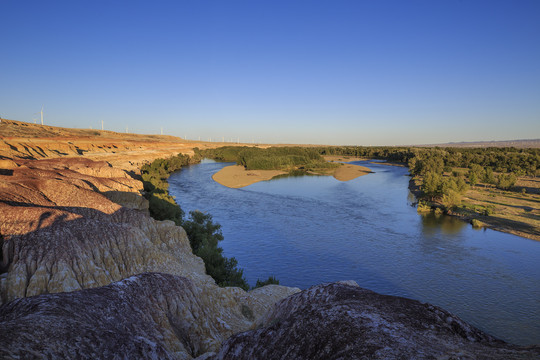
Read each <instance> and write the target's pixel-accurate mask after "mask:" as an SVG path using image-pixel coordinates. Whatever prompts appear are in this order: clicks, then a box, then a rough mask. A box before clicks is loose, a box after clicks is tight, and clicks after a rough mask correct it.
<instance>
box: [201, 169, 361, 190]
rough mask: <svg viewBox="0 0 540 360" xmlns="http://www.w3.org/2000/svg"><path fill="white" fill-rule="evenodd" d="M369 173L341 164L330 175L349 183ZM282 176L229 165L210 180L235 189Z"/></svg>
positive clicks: (269, 171) (275, 171)
mask: <svg viewBox="0 0 540 360" xmlns="http://www.w3.org/2000/svg"><path fill="white" fill-rule="evenodd" d="M370 172H371V170H370V169H368V168H367V167H364V166H359V165H351V164H343V165H342V166H340V167H339V168H337V169H336V170H335V171H334V173H333V174H331V175H333V176H334V178H336V179H337V180H339V181H349V180H352V179H356V178H357V177H359V176H362V175H366V174H369V173H370ZM284 174H287V173H286V172H285V171H280V170H245V169H244V167H243V166H240V165H231V166H226V167H224V168H223V169H221V170H220V171H218V172H217V173H215V174H214V175H213V176H212V179H214V181H215V182H217V183H219V184H221V185H224V186H227V187H230V188H234V189H237V188H241V187H244V186H248V185H251V184H254V183H256V182H259V181H265V180H270V179H272V178H273V177H275V176H278V175H284Z"/></svg>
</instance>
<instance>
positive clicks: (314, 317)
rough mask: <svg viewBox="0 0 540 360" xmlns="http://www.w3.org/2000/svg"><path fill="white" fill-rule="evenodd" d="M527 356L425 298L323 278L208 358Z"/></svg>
mask: <svg viewBox="0 0 540 360" xmlns="http://www.w3.org/2000/svg"><path fill="white" fill-rule="evenodd" d="M440 358H443V359H533V358H540V347H529V348H523V347H517V346H513V345H509V344H506V343H505V342H503V341H501V340H497V339H495V338H493V337H492V336H490V335H488V334H486V333H484V332H482V331H480V330H478V329H476V328H474V327H473V326H471V325H469V324H467V323H465V322H463V321H462V320H460V319H459V318H457V317H456V316H454V315H452V314H450V313H448V312H447V311H445V310H443V309H441V308H438V307H436V306H433V305H430V304H424V303H421V302H419V301H416V300H410V299H405V298H400V297H395V296H386V295H380V294H377V293H375V292H373V291H369V290H366V289H362V288H360V287H358V285H356V283H354V282H341V283H333V284H323V285H318V286H315V287H312V288H310V289H308V290H305V291H302V292H300V293H297V294H294V295H291V296H289V297H288V298H286V299H284V300H282V301H280V302H279V303H277V304H276V305H275V307H274V309H273V310H271V311H270V312H268V313H267V314H266V315H265V316H264V317H263V318H261V320H259V321H258V324H257V329H255V330H251V331H247V332H244V333H240V334H237V335H234V336H232V337H231V338H230V339H228V340H227V341H226V342H225V343H224V344H223V346H222V348H221V350H220V351H219V353H218V354H217V355H216V356H215V357H213V359H440Z"/></svg>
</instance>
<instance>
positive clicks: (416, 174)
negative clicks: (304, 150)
mask: <svg viewBox="0 0 540 360" xmlns="http://www.w3.org/2000/svg"><path fill="white" fill-rule="evenodd" d="M317 149H318V150H319V152H320V153H321V154H322V155H347V156H356V157H363V158H371V159H384V160H388V161H391V162H399V163H401V164H403V165H405V166H408V168H409V172H410V174H411V176H412V179H411V190H413V192H414V193H415V195H416V196H417V198H418V199H419V203H418V210H419V212H423V211H435V213H443V212H444V213H447V214H450V215H455V216H458V217H461V218H463V219H465V220H470V221H471V223H472V224H473V226H475V227H482V226H483V225H484V224H486V225H490V226H491V227H493V228H495V229H498V230H503V231H506V232H511V233H515V234H518V235H520V236H525V237H531V238H533V239H540V229H539V228H538V221H539V220H540V211H539V209H538V206H537V204H538V202H539V201H540V196H539V195H540V186H539V181H538V180H537V177H538V175H540V170H539V167H540V149H535V148H530V149H516V148H413V147H320V148H317Z"/></svg>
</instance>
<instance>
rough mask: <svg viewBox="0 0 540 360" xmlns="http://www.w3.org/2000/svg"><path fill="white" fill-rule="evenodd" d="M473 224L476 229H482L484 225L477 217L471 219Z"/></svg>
mask: <svg viewBox="0 0 540 360" xmlns="http://www.w3.org/2000/svg"><path fill="white" fill-rule="evenodd" d="M471 225H472V227H473V228H475V229H480V228H482V227H483V226H484V223H482V222H481V221H479V220H477V219H472V220H471Z"/></svg>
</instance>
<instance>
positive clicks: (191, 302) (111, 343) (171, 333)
mask: <svg viewBox="0 0 540 360" xmlns="http://www.w3.org/2000/svg"><path fill="white" fill-rule="evenodd" d="M215 310H216V309H215V307H214V306H211V304H210V303H209V299H208V298H205V297H204V296H203V294H202V293H201V291H200V289H198V288H197V287H196V286H194V284H193V282H192V281H190V280H188V279H187V278H184V277H178V276H173V275H168V274H160V273H145V274H140V275H136V276H133V277H130V278H127V279H125V280H122V281H120V282H116V283H113V284H110V285H108V286H104V287H100V288H94V289H86V290H82V291H75V292H69V293H58V294H48V295H40V296H34V297H30V298H23V299H17V300H15V301H12V302H10V303H9V304H6V305H4V306H1V307H0V328H1V329H2V331H0V344H2V346H0V358H18V357H20V358H36V357H37V358H57V359H185V358H192V357H196V356H198V355H200V354H203V353H205V352H207V351H208V350H209V349H211V348H212V346H213V343H214V342H215V341H216V340H221V339H213V338H208V337H207V336H206V333H215V334H219V333H221V332H223V330H226V329H225V328H226V326H227V324H225V322H223V321H222V320H221V319H220V318H219V315H218V314H215V313H214V312H213V311H215ZM205 328H206V330H205V331H206V333H203V332H202V331H201V329H205ZM220 328H223V329H220ZM211 329H214V330H213V331H212V330H211Z"/></svg>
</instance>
